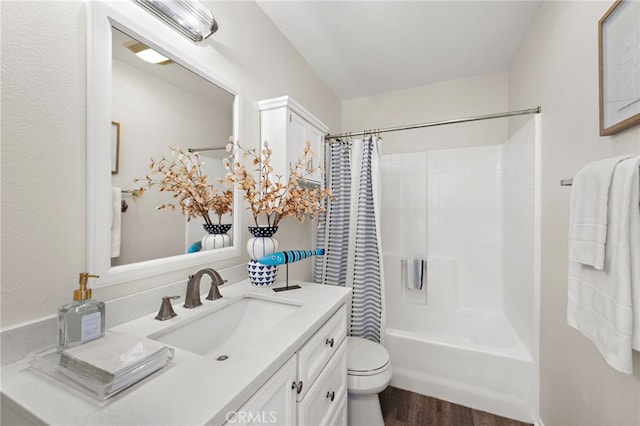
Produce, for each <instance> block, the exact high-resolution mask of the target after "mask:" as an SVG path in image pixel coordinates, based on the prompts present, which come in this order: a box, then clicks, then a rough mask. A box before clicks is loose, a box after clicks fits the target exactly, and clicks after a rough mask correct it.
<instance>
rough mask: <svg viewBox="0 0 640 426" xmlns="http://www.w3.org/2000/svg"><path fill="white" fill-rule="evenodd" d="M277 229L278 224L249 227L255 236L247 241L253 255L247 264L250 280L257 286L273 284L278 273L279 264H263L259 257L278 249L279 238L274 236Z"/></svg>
mask: <svg viewBox="0 0 640 426" xmlns="http://www.w3.org/2000/svg"><path fill="white" fill-rule="evenodd" d="M277 230H278V227H277V226H250V227H249V232H250V233H251V235H253V237H251V238H249V240H248V241H247V252H248V253H249V256H250V257H251V260H250V261H249V263H248V264H247V272H248V273H249V281H250V282H251V284H253V285H255V286H258V287H264V286H268V285H271V284H273V283H274V282H275V280H276V277H277V275H278V266H277V265H263V264H261V263H259V262H258V259H260V258H262V257H264V256H267V255H269V254H271V253H274V252H275V251H276V250H278V240H276V239H275V238H273V235H274V234H275V233H276V231H277Z"/></svg>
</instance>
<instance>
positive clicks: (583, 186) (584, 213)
mask: <svg viewBox="0 0 640 426" xmlns="http://www.w3.org/2000/svg"><path fill="white" fill-rule="evenodd" d="M625 158H629V156H625V157H615V158H607V159H606V160H601V161H595V162H593V163H589V164H587V165H586V166H585V167H583V168H582V170H580V171H579V172H578V173H577V174H576V176H575V178H574V179H573V186H572V189H571V203H570V212H569V260H571V261H572V262H577V263H582V264H583V265H590V266H593V267H594V268H596V269H602V267H603V266H604V247H605V242H606V235H607V208H608V203H607V199H608V194H609V187H610V185H611V177H612V176H613V171H614V169H615V167H616V165H617V164H618V163H619V162H620V161H622V160H624V159H625Z"/></svg>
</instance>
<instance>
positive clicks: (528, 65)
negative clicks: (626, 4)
mask: <svg viewBox="0 0 640 426" xmlns="http://www.w3.org/2000/svg"><path fill="white" fill-rule="evenodd" d="M611 4H612V2H611V1H604V2H570V1H567V2H543V4H542V6H541V8H540V10H539V12H538V16H537V18H536V20H535V22H534V23H533V25H532V27H531V30H530V32H529V34H528V36H527V38H526V40H525V41H524V43H523V45H522V46H521V47H520V49H519V51H518V53H517V55H516V57H515V59H514V61H513V63H512V65H511V68H510V72H509V106H510V108H511V109H520V108H526V107H530V106H532V105H541V106H542V116H541V125H542V131H541V167H542V182H541V197H542V204H541V206H542V241H541V244H542V271H541V301H540V303H541V306H540V309H541V324H540V326H541V330H540V385H541V391H540V395H541V401H540V413H541V419H542V421H543V422H544V424H545V425H546V426H554V425H563V426H569V425H576V426H577V425H579V426H588V425H603V424H608V425H638V424H640V353H635V356H634V371H635V372H634V374H633V375H625V374H621V373H619V372H617V371H615V370H613V369H612V368H611V367H609V366H608V365H607V364H606V363H605V362H604V360H603V358H602V356H600V354H599V353H598V351H597V350H596V349H595V347H594V345H593V344H592V343H591V342H590V341H589V340H587V339H586V338H585V337H584V336H583V335H582V334H581V333H580V332H578V331H576V330H575V329H573V328H570V327H569V326H567V320H566V312H567V310H566V307H567V234H568V231H567V229H568V214H569V196H570V191H571V189H570V188H569V187H561V186H560V185H559V181H560V179H566V178H571V177H573V176H574V175H575V173H576V172H577V171H578V170H579V169H580V168H581V167H583V166H584V165H585V164H586V163H588V162H590V161H594V160H598V159H602V158H607V157H611V156H614V155H618V154H623V153H630V154H638V152H639V151H640V128H639V127H635V128H633V129H629V130H627V131H625V132H622V133H619V134H617V135H615V136H613V137H600V136H598V38H597V37H598V32H597V31H598V20H599V19H600V18H601V17H602V15H604V13H605V12H606V11H607V10H608V8H609V7H610V6H611ZM519 122H520V121H519V120H514V122H513V126H512V127H511V128H512V129H515V128H516V126H517V125H518V124H519Z"/></svg>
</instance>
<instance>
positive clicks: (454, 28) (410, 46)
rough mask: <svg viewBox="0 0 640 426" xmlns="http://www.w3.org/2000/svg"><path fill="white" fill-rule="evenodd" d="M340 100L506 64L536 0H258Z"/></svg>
mask: <svg viewBox="0 0 640 426" xmlns="http://www.w3.org/2000/svg"><path fill="white" fill-rule="evenodd" d="M258 5H259V6H260V7H261V8H262V10H263V11H264V12H265V13H266V14H267V16H268V17H269V18H270V19H271V20H272V21H273V22H274V24H275V25H276V26H277V27H278V28H279V29H280V30H281V31H282V33H283V34H284V35H285V37H287V38H288V39H289V41H290V42H291V43H292V44H293V46H294V47H295V48H296V49H297V50H298V51H299V52H300V54H301V55H302V56H303V57H304V58H305V59H306V61H307V62H308V63H309V64H310V65H311V67H312V68H313V69H314V70H315V72H316V73H317V74H318V75H319V76H320V78H321V79H322V80H324V81H325V82H326V83H327V84H328V85H329V87H330V88H331V89H332V90H333V92H334V93H335V94H336V95H337V96H338V97H339V98H340V99H343V100H344V99H352V98H358V97H364V96H372V95H376V94H380V93H384V92H389V91H394V90H400V89H406V88H410V87H417V86H422V85H426V84H431V83H435V82H439V81H445V80H454V79H459V78H464V77H469V76H474V75H481V74H487V73H493V72H498V71H504V70H507V69H508V68H509V64H510V63H511V59H512V57H513V55H514V54H515V52H516V50H517V49H518V47H519V46H520V43H521V42H522V40H523V38H524V36H525V35H526V33H527V30H528V29H529V26H530V24H531V22H532V21H533V19H534V17H535V15H536V13H537V11H538V8H539V6H540V1H519V0H504V1H480V0H476V1H430V0H423V1H395V0H393V1H392V0H387V1H271V0H268V1H258Z"/></svg>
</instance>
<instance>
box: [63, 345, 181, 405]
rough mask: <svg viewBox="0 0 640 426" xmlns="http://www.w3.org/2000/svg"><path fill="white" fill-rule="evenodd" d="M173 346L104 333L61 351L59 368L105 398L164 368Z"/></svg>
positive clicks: (170, 357) (170, 356) (171, 355)
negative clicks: (98, 337) (94, 338)
mask: <svg viewBox="0 0 640 426" xmlns="http://www.w3.org/2000/svg"><path fill="white" fill-rule="evenodd" d="M172 358H173V349H172V348H170V347H168V346H164V345H162V344H160V343H158V342H156V341H153V340H148V339H143V338H138V337H133V336H128V335H126V334H119V333H107V334H105V336H104V337H102V338H100V339H97V340H93V341H91V342H89V343H85V344H84V345H80V346H76V347H74V348H69V349H65V350H63V351H62V352H61V353H60V367H62V368H60V369H59V371H60V372H62V373H63V374H65V375H67V376H68V377H69V378H71V379H74V380H76V381H79V382H81V384H83V385H84V386H87V385H88V384H89V387H90V388H93V390H96V391H97V392H98V395H99V396H102V397H103V398H107V397H109V396H111V395H114V394H116V393H117V392H119V391H121V390H123V389H125V388H126V387H128V386H130V385H132V384H134V383H136V382H138V381H140V380H142V379H144V378H145V377H147V376H149V375H150V374H153V373H154V372H156V371H158V370H160V369H161V368H163V367H165V366H166V365H167V364H168V363H169V361H171V359H172Z"/></svg>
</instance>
